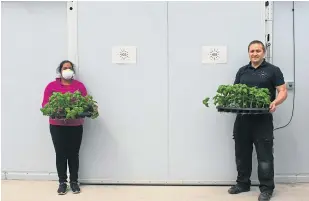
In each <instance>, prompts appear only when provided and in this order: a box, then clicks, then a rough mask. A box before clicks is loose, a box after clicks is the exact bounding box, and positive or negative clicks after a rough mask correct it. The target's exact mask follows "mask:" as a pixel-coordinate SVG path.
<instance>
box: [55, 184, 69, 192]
mask: <svg viewBox="0 0 309 201" xmlns="http://www.w3.org/2000/svg"><path fill="white" fill-rule="evenodd" d="M57 192H58V195H65V194H66V193H67V192H68V185H67V184H66V183H65V182H61V183H60V184H59V188H58V191H57Z"/></svg>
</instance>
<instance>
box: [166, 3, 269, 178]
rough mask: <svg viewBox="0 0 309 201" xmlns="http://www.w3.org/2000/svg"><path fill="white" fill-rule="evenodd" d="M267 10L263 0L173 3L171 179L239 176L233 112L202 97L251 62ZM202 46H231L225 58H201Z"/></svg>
mask: <svg viewBox="0 0 309 201" xmlns="http://www.w3.org/2000/svg"><path fill="white" fill-rule="evenodd" d="M263 10H264V7H263V4H262V3H261V2H242V3H236V2H170V3H169V10H168V11H169V15H168V19H169V35H168V38H169V56H170V58H169V60H170V63H169V64H170V66H169V69H170V71H169V72H170V73H169V75H170V80H169V85H170V86H169V92H170V93H169V97H170V98H169V100H170V102H169V111H170V121H169V126H170V130H169V131H170V133H169V142H170V149H169V152H170V155H169V160H170V169H169V172H170V178H171V179H172V180H176V181H182V182H189V183H191V182H192V183H197V182H201V183H231V181H235V179H236V167H235V157H234V142H233V139H232V137H233V136H232V135H233V133H232V130H233V121H234V119H235V116H234V115H227V114H219V113H217V112H216V110H215V108H214V106H211V108H206V107H205V106H204V105H203V104H202V100H203V99H204V98H205V97H206V96H214V95H215V94H216V90H217V87H218V86H219V85H220V84H231V83H233V81H234V78H235V75H236V72H237V70H238V69H239V68H240V67H241V66H243V65H245V64H247V63H248V62H249V60H248V53H247V47H248V44H249V42H250V41H252V40H254V39H258V40H262V41H263V39H264V21H263ZM202 46H227V50H228V53H227V58H228V62H227V64H216V65H212V64H202V57H201V50H202ZM254 172H255V171H254ZM255 178H256V176H255V177H254V179H255Z"/></svg>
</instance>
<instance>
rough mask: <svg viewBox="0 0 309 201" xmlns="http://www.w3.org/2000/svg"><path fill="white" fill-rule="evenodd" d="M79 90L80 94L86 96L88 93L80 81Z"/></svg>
mask: <svg viewBox="0 0 309 201" xmlns="http://www.w3.org/2000/svg"><path fill="white" fill-rule="evenodd" d="M79 91H80V93H81V94H82V96H87V94H88V92H87V89H86V87H85V85H84V84H83V83H81V82H80V85H79Z"/></svg>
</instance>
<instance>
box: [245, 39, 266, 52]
mask: <svg viewBox="0 0 309 201" xmlns="http://www.w3.org/2000/svg"><path fill="white" fill-rule="evenodd" d="M253 44H261V45H262V47H263V51H264V52H266V48H265V45H264V43H263V42H262V41H259V40H254V41H251V42H250V43H249V45H248V52H249V49H250V46H251V45H253Z"/></svg>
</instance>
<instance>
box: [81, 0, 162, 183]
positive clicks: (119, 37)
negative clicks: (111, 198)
mask: <svg viewBox="0 0 309 201" xmlns="http://www.w3.org/2000/svg"><path fill="white" fill-rule="evenodd" d="M166 9H167V8H166V3H165V2H79V3H78V47H79V48H78V51H79V72H80V75H79V77H80V79H81V80H82V81H83V82H84V83H85V84H86V87H87V88H88V90H89V93H90V94H92V95H93V96H94V98H95V99H96V100H97V101H98V103H99V106H100V109H99V112H100V117H99V118H98V119H97V120H89V121H87V123H86V125H85V135H84V141H83V145H82V150H81V161H82V162H81V170H80V172H81V179H82V180H84V181H89V182H101V181H102V182H122V183H125V182H130V183H134V182H148V181H153V182H156V181H159V180H165V179H166V178H167V176H168V175H167V167H168V155H167V152H168V150H167V147H168V141H167V136H168V134H167V132H168V121H167V115H168V113H167V112H168V111H167V72H168V71H167V54H166V50H167V49H166V46H167V41H166V32H167V24H166V23H167V21H166V13H167V10H166ZM127 45H129V46H136V47H137V63H136V64H128V65H127V64H124V65H118V64H112V47H113V46H127Z"/></svg>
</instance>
